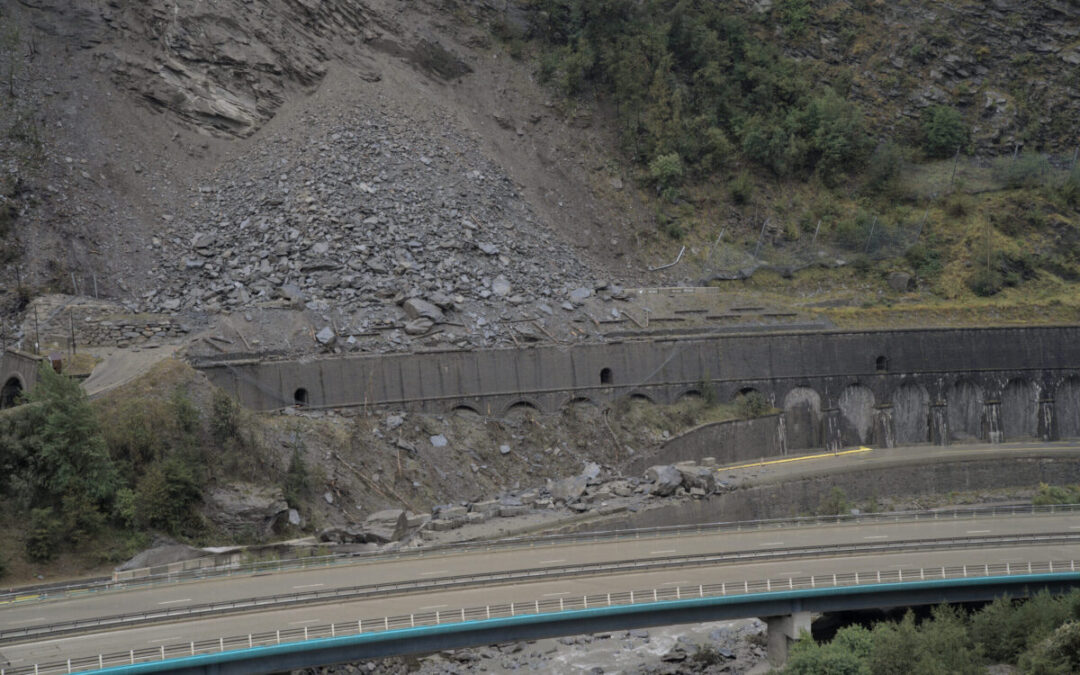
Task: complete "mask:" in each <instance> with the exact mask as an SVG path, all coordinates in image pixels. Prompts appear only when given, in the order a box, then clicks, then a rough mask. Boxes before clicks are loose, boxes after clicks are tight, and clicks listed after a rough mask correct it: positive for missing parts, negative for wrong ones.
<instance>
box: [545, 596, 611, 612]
mask: <svg viewBox="0 0 1080 675" xmlns="http://www.w3.org/2000/svg"><path fill="white" fill-rule="evenodd" d="M608 597H609V598H610V597H611V596H610V595H609V596H608ZM536 613H537V614H539V613H540V601H539V600H537V601H536Z"/></svg>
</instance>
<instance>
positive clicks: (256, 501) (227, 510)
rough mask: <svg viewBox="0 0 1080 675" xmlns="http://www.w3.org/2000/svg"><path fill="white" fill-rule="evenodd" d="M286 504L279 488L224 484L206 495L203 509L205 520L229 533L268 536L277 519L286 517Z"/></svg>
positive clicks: (287, 508)
mask: <svg viewBox="0 0 1080 675" xmlns="http://www.w3.org/2000/svg"><path fill="white" fill-rule="evenodd" d="M288 513H289V504H288V503H287V502H286V501H285V495H284V494H283V493H282V492H281V488H279V487H269V486H263V485H254V484H252V483H240V482H237V483H228V484H226V485H222V486H218V487H215V488H213V489H211V490H210V491H209V494H207V496H206V501H205V503H204V505H203V514H204V515H205V516H206V518H207V519H208V520H210V521H211V522H212V523H214V524H215V525H217V526H218V527H220V528H221V529H223V530H225V531H226V532H229V533H230V534H242V533H247V532H251V531H253V530H254V532H255V533H257V534H260V535H266V534H270V532H272V531H273V529H274V526H275V525H276V524H277V522H278V520H279V519H282V518H286V517H288Z"/></svg>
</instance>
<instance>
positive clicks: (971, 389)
mask: <svg viewBox="0 0 1080 675" xmlns="http://www.w3.org/2000/svg"><path fill="white" fill-rule="evenodd" d="M985 401H986V394H985V393H984V392H983V388H982V387H980V386H979V385H977V384H975V383H974V382H970V381H968V380H960V381H959V382H956V383H955V384H953V385H952V386H951V387H949V389H948V391H946V392H945V404H946V405H947V406H948V410H949V435H950V437H951V438H952V440H954V441H977V440H979V439H980V438H982V420H983V403H984V402H985Z"/></svg>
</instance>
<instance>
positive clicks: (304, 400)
mask: <svg viewBox="0 0 1080 675" xmlns="http://www.w3.org/2000/svg"><path fill="white" fill-rule="evenodd" d="M293 404H294V405H298V406H300V407H307V404H308V392H307V389H304V388H303V387H300V388H299V389H297V390H296V391H295V392H293Z"/></svg>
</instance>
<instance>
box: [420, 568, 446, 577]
mask: <svg viewBox="0 0 1080 675" xmlns="http://www.w3.org/2000/svg"><path fill="white" fill-rule="evenodd" d="M449 573H450V570H435V571H434V572H421V573H420V576H422V577H430V576H432V575H433V574H449Z"/></svg>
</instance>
